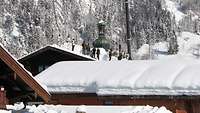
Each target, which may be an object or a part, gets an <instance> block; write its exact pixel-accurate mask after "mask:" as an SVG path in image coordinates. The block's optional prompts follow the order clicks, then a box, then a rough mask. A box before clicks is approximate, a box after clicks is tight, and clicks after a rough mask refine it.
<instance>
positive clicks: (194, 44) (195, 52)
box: [178, 32, 200, 58]
mask: <svg viewBox="0 0 200 113" xmlns="http://www.w3.org/2000/svg"><path fill="white" fill-rule="evenodd" d="M178 45H179V54H180V55H182V56H192V57H197V58H199V56H200V35H196V34H194V33H190V32H182V33H181V35H180V36H179V37H178Z"/></svg>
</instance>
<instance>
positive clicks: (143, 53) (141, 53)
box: [136, 44, 150, 60]
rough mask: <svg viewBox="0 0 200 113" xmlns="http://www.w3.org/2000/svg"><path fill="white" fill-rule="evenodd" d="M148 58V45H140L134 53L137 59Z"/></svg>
mask: <svg viewBox="0 0 200 113" xmlns="http://www.w3.org/2000/svg"><path fill="white" fill-rule="evenodd" d="M149 56H150V47H149V45H148V44H144V45H142V46H141V47H140V48H139V49H138V52H137V53H136V57H137V59H141V60H143V59H148V58H149Z"/></svg>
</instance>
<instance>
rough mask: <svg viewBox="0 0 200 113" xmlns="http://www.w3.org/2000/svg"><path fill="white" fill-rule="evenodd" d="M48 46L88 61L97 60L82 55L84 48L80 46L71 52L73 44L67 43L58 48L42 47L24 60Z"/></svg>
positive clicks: (55, 46)
mask: <svg viewBox="0 0 200 113" xmlns="http://www.w3.org/2000/svg"><path fill="white" fill-rule="evenodd" d="M48 46H50V47H53V48H56V49H60V50H62V51H66V52H68V53H72V54H75V55H77V56H81V57H85V58H88V59H91V60H96V59H94V58H91V57H90V56H87V55H83V54H82V53H81V52H82V47H81V46H79V45H76V46H75V50H74V51H71V48H70V47H71V43H65V44H64V45H62V46H58V45H56V44H54V45H47V46H45V47H42V48H40V49H38V50H36V51H33V52H31V53H29V54H28V55H26V56H23V57H22V58H24V57H27V56H29V55H30V54H34V53H35V52H37V51H39V50H41V49H44V48H46V47H48ZM22 58H19V59H22Z"/></svg>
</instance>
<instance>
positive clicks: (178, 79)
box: [36, 57, 200, 95]
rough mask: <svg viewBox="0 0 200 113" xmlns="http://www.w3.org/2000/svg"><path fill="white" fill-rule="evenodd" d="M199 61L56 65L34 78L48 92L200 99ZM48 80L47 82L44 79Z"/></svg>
mask: <svg viewBox="0 0 200 113" xmlns="http://www.w3.org/2000/svg"><path fill="white" fill-rule="evenodd" d="M199 67H200V61H199V60H192V59H186V58H179V57H177V58H176V57H173V58H168V59H163V60H152V61H140V60H139V61H121V62H117V61H112V62H59V63H56V64H54V65H53V66H51V67H49V68H48V69H47V70H45V71H43V72H42V73H40V74H39V75H37V76H36V79H38V80H39V81H41V82H42V83H44V84H45V85H46V86H47V88H48V91H50V92H65V93H66V92H82V93H97V94H98V95H200V84H199V83H200V77H199V76H197V75H200V70H199ZM47 78H48V79H47Z"/></svg>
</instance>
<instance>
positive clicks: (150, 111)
mask: <svg viewBox="0 0 200 113" xmlns="http://www.w3.org/2000/svg"><path fill="white" fill-rule="evenodd" d="M123 113H172V112H171V111H169V110H167V109H166V108H165V107H160V108H158V107H152V106H148V105H147V106H137V107H136V108H135V109H133V110H131V111H126V112H123Z"/></svg>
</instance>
